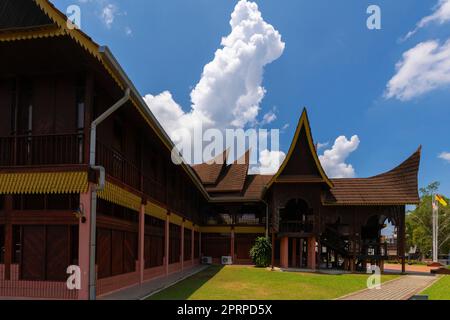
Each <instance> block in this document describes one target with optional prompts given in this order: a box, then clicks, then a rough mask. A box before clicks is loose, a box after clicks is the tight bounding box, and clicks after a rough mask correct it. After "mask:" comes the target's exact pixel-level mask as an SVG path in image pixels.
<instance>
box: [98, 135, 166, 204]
mask: <svg viewBox="0 0 450 320" xmlns="http://www.w3.org/2000/svg"><path fill="white" fill-rule="evenodd" d="M96 163H97V164H98V165H101V166H103V167H104V168H105V170H106V173H107V174H108V175H110V176H112V177H114V178H116V179H118V180H120V181H121V182H123V183H125V184H127V185H128V186H130V187H132V188H134V189H136V190H139V191H141V192H143V193H144V194H146V195H148V196H150V197H151V198H153V199H154V200H157V201H159V202H161V203H167V197H166V188H165V185H164V184H163V183H161V182H158V181H157V180H156V179H153V178H151V177H149V176H147V175H144V174H143V173H142V171H141V170H140V169H139V168H138V167H137V166H136V165H135V164H133V163H132V162H131V161H129V160H128V159H126V157H125V156H124V155H122V154H121V153H120V152H119V151H116V150H113V149H111V148H108V147H107V146H105V145H104V144H103V143H101V142H99V141H97V152H96ZM147 165H148V164H147Z"/></svg>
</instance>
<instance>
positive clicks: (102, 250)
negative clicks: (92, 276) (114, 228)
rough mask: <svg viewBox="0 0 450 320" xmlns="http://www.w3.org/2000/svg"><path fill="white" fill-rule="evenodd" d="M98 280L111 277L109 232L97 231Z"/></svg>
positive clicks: (105, 230)
mask: <svg viewBox="0 0 450 320" xmlns="http://www.w3.org/2000/svg"><path fill="white" fill-rule="evenodd" d="M97 266H98V278H99V279H101V278H106V277H109V276H111V230H107V229H102V228H99V229H97Z"/></svg>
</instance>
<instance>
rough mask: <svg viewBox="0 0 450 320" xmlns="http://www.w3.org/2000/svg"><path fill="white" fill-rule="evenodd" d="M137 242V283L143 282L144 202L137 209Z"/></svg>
mask: <svg viewBox="0 0 450 320" xmlns="http://www.w3.org/2000/svg"><path fill="white" fill-rule="evenodd" d="M138 237H139V242H138V261H139V263H138V264H139V283H141V284H142V283H143V282H144V269H145V257H144V243H145V202H144V201H143V203H142V204H141V207H140V210H139V233H138Z"/></svg>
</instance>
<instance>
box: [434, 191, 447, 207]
mask: <svg viewBox="0 0 450 320" xmlns="http://www.w3.org/2000/svg"><path fill="white" fill-rule="evenodd" d="M436 201H438V202H439V203H440V204H441V205H443V206H444V207H446V206H447V205H448V204H447V201H445V199H444V197H443V196H441V195H439V194H437V195H436Z"/></svg>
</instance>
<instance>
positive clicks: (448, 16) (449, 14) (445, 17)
mask: <svg viewBox="0 0 450 320" xmlns="http://www.w3.org/2000/svg"><path fill="white" fill-rule="evenodd" d="M449 21H450V0H439V2H438V3H437V5H436V6H435V7H434V8H433V13H432V14H431V15H429V16H426V17H424V18H422V19H421V20H420V21H419V22H418V23H417V25H416V28H415V29H414V30H412V31H410V32H408V34H407V35H406V36H405V37H404V40H406V39H408V38H410V37H411V36H413V35H414V34H415V33H416V32H417V31H419V29H422V28H424V27H426V26H427V25H429V24H430V23H438V24H444V23H446V22H449Z"/></svg>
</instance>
